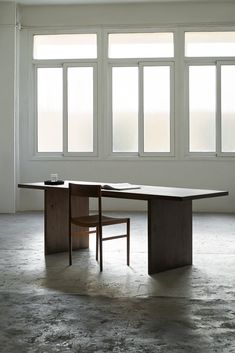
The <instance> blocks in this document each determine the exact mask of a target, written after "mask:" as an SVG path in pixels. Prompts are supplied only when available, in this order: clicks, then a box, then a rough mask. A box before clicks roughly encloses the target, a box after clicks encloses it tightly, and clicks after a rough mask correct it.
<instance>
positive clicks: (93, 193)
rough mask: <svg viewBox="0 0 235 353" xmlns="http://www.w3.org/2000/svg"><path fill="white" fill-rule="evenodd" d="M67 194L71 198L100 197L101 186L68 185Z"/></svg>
mask: <svg viewBox="0 0 235 353" xmlns="http://www.w3.org/2000/svg"><path fill="white" fill-rule="evenodd" d="M69 193H70V195H71V196H72V195H73V196H81V197H101V185H84V184H72V183H69Z"/></svg>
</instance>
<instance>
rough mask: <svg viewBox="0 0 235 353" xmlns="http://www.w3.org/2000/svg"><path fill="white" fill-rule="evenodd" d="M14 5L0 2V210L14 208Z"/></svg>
mask: <svg viewBox="0 0 235 353" xmlns="http://www.w3.org/2000/svg"><path fill="white" fill-rule="evenodd" d="M15 25H16V6H15V4H13V3H0V212H14V211H15V175H16V168H15V167H16V155H15V119H16V94H15V93H16V80H15V78H16V61H15V50H16V28H15Z"/></svg>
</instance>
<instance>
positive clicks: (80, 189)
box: [69, 183, 102, 219]
mask: <svg viewBox="0 0 235 353" xmlns="http://www.w3.org/2000/svg"><path fill="white" fill-rule="evenodd" d="M72 196H76V197H80V198H83V197H85V198H88V200H89V199H90V198H92V199H93V198H97V201H98V204H97V206H98V214H99V218H100V219H101V214H102V203H101V185H91V184H89V185H84V184H74V183H69V218H71V216H72ZM88 205H89V203H88ZM88 214H90V210H88Z"/></svg>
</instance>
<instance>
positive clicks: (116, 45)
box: [109, 33, 174, 58]
mask: <svg viewBox="0 0 235 353" xmlns="http://www.w3.org/2000/svg"><path fill="white" fill-rule="evenodd" d="M173 56H174V44H173V33H117V34H109V58H163V57H173Z"/></svg>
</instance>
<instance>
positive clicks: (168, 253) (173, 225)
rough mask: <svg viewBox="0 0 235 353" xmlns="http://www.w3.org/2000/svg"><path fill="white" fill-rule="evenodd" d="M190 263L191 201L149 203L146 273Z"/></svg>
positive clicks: (155, 201)
mask: <svg viewBox="0 0 235 353" xmlns="http://www.w3.org/2000/svg"><path fill="white" fill-rule="evenodd" d="M191 264H192V201H191V200H184V201H177V200H173V201H172V200H163V199H161V200H160V199H153V200H149V202H148V273H149V274H153V273H157V272H161V271H166V270H169V269H173V268H177V267H180V266H185V265H191Z"/></svg>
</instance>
